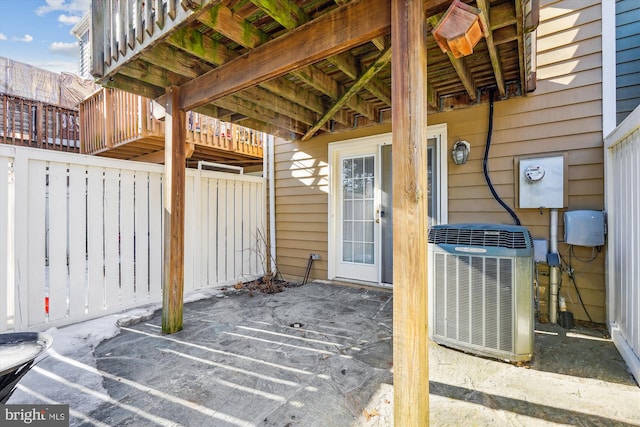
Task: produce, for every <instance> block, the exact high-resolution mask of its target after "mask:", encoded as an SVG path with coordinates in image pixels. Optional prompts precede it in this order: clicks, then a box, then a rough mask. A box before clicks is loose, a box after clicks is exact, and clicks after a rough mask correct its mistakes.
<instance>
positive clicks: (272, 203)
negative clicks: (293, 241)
mask: <svg viewBox="0 0 640 427" xmlns="http://www.w3.org/2000/svg"><path fill="white" fill-rule="evenodd" d="M274 139H275V137H274V136H273V135H269V136H268V137H267V145H268V149H267V155H268V157H269V159H268V161H269V167H268V178H269V241H270V242H271V245H270V250H271V253H270V258H271V272H272V274H273V275H274V277H275V275H276V195H275V181H274V179H275V172H274V164H275V155H274V151H275V141H274Z"/></svg>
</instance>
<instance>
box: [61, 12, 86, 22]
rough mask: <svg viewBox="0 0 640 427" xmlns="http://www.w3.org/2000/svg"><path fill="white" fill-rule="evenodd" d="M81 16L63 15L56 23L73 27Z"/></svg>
mask: <svg viewBox="0 0 640 427" xmlns="http://www.w3.org/2000/svg"><path fill="white" fill-rule="evenodd" d="M80 18H81V16H79V15H65V14H64V13H63V14H61V15H60V16H58V22H60V23H62V24H65V25H75V24H76V23H77V22H78V21H79V20H80Z"/></svg>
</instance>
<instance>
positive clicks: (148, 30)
mask: <svg viewBox="0 0 640 427" xmlns="http://www.w3.org/2000/svg"><path fill="white" fill-rule="evenodd" d="M202 3H203V0H146V1H142V0H103V1H101V2H100V4H101V7H93V8H91V34H92V38H93V40H92V57H93V60H92V64H91V73H92V74H93V75H94V76H106V75H107V74H109V73H110V71H112V70H113V69H115V68H117V67H118V66H119V65H122V64H124V63H125V62H126V61H127V60H129V59H130V58H131V57H132V56H133V55H134V54H135V53H137V52H140V51H141V50H142V49H144V48H145V47H147V46H149V45H150V44H151V43H152V42H153V41H155V40H157V39H159V38H160V37H162V36H164V35H166V34H167V33H169V32H170V31H171V30H172V29H173V28H174V27H175V26H177V25H178V24H180V23H182V22H184V21H185V20H186V19H187V18H188V17H189V15H191V13H192V10H193V9H195V8H199V7H200V6H201V5H202ZM214 3H216V2H211V4H214Z"/></svg>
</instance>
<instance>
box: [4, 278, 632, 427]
mask: <svg viewBox="0 0 640 427" xmlns="http://www.w3.org/2000/svg"><path fill="white" fill-rule="evenodd" d="M392 305H393V301H392V294H391V293H390V292H387V291H384V290H373V289H365V288H358V287H350V286H337V285H329V284H321V283H315V282H314V283H310V284H307V285H304V286H300V287H295V288H287V289H286V290H285V291H284V292H282V293H278V294H272V295H265V294H260V293H256V292H254V293H253V294H250V293H249V292H247V291H246V290H241V291H236V290H229V291H225V292H224V294H219V295H216V296H214V297H212V298H208V299H202V300H198V301H195V302H189V303H187V304H185V309H184V330H183V331H181V332H179V333H176V334H173V335H162V334H161V331H160V324H161V316H160V313H159V312H156V313H153V312H147V313H144V312H142V314H143V315H142V316H138V317H126V318H122V317H120V316H109V317H108V318H107V319H106V321H107V322H109V323H115V320H116V319H117V318H119V317H120V323H121V326H120V327H119V333H117V334H116V333H114V334H112V335H115V336H114V337H112V338H110V339H106V340H104V341H102V342H100V341H101V337H100V335H101V334H100V332H99V329H101V328H102V327H101V326H92V324H91V322H87V323H86V324H84V325H83V324H78V325H72V326H70V327H67V328H61V329H60V330H58V331H53V333H54V339H55V341H54V346H53V348H52V349H51V350H50V351H49V353H48V357H47V358H46V359H44V360H42V361H41V362H40V363H39V364H38V365H37V366H36V367H35V368H34V369H32V371H31V372H29V374H28V375H27V376H26V377H25V378H24V379H23V380H22V381H21V383H20V386H19V389H18V390H17V391H16V393H15V394H14V396H13V397H12V398H11V399H10V400H9V402H8V403H10V404H12V403H36V404H41V403H49V404H51V403H64V404H69V405H70V410H71V425H99V426H153V425H184V426H202V427H205V426H279V427H294V426H322V427H326V426H391V425H393V386H392V383H393V376H392V369H393V362H392ZM93 322H96V321H93ZM101 322H103V323H101V324H102V325H104V322H105V319H103V320H102V321H101ZM94 325H95V323H94ZM125 325H126V326H125ZM92 328H93V330H94V332H92ZM107 329H108V328H107ZM114 329H117V328H115V326H114ZM108 335H109V334H107V336H108ZM69 337H72V338H73V340H75V341H74V343H73V344H72V345H69V343H66V344H65V340H68V339H70V338H69ZM535 343H536V344H535V355H534V359H533V360H532V362H531V363H529V364H527V365H526V366H524V367H516V366H514V365H511V364H508V363H504V362H500V361H495V360H489V359H486V358H481V357H477V356H473V355H468V354H464V353H462V352H459V351H456V350H451V349H448V348H444V347H442V346H439V345H437V344H434V343H431V345H430V349H429V375H430V416H431V425H433V426H530V425H531V426H537V425H580V426H640V388H638V386H637V384H635V382H634V380H633V378H632V377H631V375H630V373H629V372H628V370H627V369H626V366H625V364H624V362H623V361H622V359H621V357H620V356H619V354H618V352H617V351H616V349H615V347H614V346H613V343H612V342H611V341H610V340H609V339H607V338H605V337H603V334H602V333H601V332H600V331H598V330H594V329H588V328H581V327H578V328H576V329H574V330H571V331H570V332H569V333H566V331H565V330H564V329H562V328H560V327H559V326H556V325H548V324H547V325H539V326H538V327H537V332H536V335H535Z"/></svg>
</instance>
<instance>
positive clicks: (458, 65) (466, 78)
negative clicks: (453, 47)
mask: <svg viewBox="0 0 640 427" xmlns="http://www.w3.org/2000/svg"><path fill="white" fill-rule="evenodd" d="M440 17H441V16H440V15H434V16H430V17H428V18H427V23H428V24H429V25H431V27H435V26H436V24H437V23H438V21H439V20H440ZM446 54H447V57H448V58H449V62H451V65H452V66H453V69H454V70H455V72H456V74H457V75H458V78H459V79H460V83H462V86H464V89H465V90H466V91H467V94H468V95H469V97H470V98H471V99H472V100H474V101H475V100H476V99H477V98H478V95H477V94H476V83H475V81H474V80H473V76H472V75H471V71H470V70H469V67H468V66H467V62H466V61H465V59H464V58H456V57H455V56H453V54H452V53H451V52H447V53H446Z"/></svg>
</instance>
